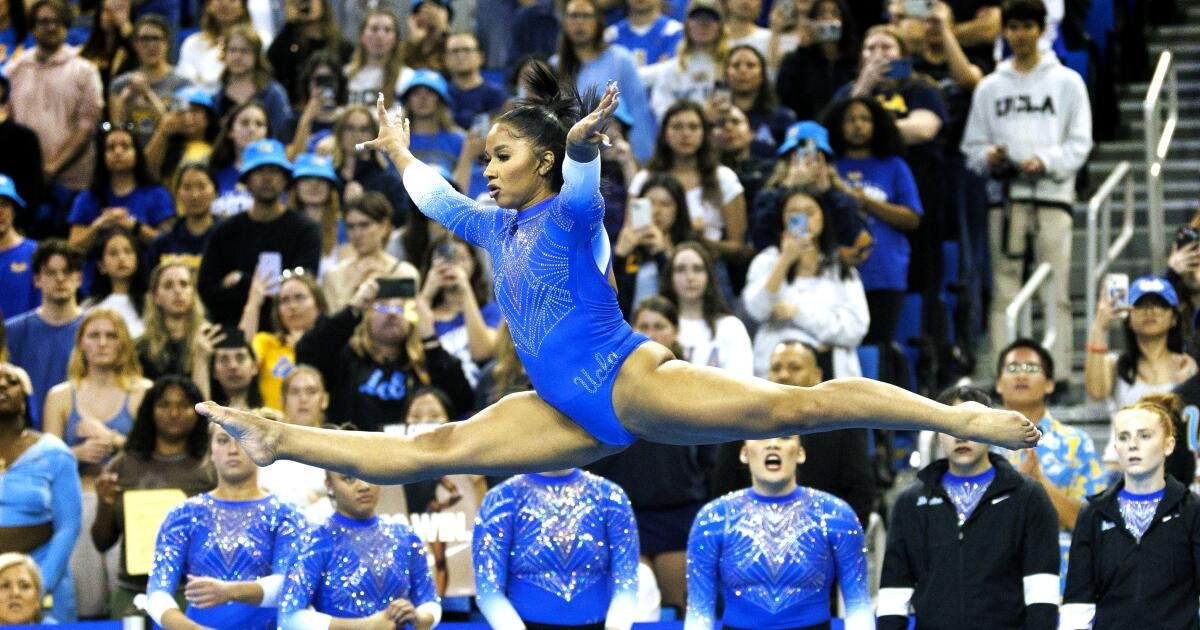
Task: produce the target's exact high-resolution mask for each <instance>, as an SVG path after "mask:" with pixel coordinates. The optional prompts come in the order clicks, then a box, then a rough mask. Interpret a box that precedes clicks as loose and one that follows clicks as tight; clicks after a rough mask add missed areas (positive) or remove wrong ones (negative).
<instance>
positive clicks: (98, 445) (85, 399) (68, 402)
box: [42, 308, 151, 617]
mask: <svg viewBox="0 0 1200 630" xmlns="http://www.w3.org/2000/svg"><path fill="white" fill-rule="evenodd" d="M150 386H151V382H150V381H148V380H147V379H145V378H142V369H141V366H139V365H138V360H137V351H136V349H135V348H134V343H133V339H132V338H131V337H130V336H129V329H128V328H126V327H125V320H124V318H122V317H121V315H120V314H119V313H117V312H116V311H114V310H112V309H108V308H96V309H92V310H90V311H88V312H87V313H86V314H84V316H83V319H82V320H81V321H80V322H79V329H78V331H77V332H76V333H75V347H74V349H72V350H71V358H70V360H69V361H68V363H67V380H66V381H64V382H62V383H59V384H58V385H55V386H54V387H53V388H51V390H50V392H49V393H48V394H47V395H46V411H45V413H44V414H43V415H42V428H43V430H44V431H45V432H46V433H48V434H51V435H54V436H56V437H58V438H60V439H62V440H63V441H64V442H66V444H67V446H68V447H70V449H71V452H72V453H73V454H74V455H75V459H76V461H78V462H79V481H80V484H81V486H82V489H83V495H82V496H83V512H82V520H81V521H80V523H81V525H83V526H85V527H90V526H91V524H92V522H93V521H94V520H95V519H96V511H97V506H98V499H97V496H96V478H97V477H98V476H99V474H100V467H101V465H102V464H104V463H105V462H107V461H108V460H109V459H111V458H112V456H113V455H114V454H115V453H116V451H118V450H120V449H121V448H123V447H124V446H125V440H126V436H127V435H129V432H130V431H131V430H132V429H133V419H134V416H135V415H136V414H137V409H138V407H139V406H140V405H141V404H142V397H143V396H144V395H145V393H146V390H148V389H150ZM105 564H106V560H105V558H104V557H103V556H102V554H101V553H100V552H99V551H98V550H97V549H96V546H95V544H93V543H92V540H91V538H90V537H88V536H80V537H79V538H78V540H77V541H76V543H75V548H74V551H73V552H72V553H71V573H72V574H73V575H74V576H75V579H76V584H77V585H78V587H79V588H78V589H77V592H76V597H77V602H76V605H77V607H78V612H79V614H80V615H82V616H85V617H86V616H90V615H94V614H97V613H99V612H100V611H103V610H104V608H105V606H106V604H107V599H108V575H109V572H108V571H107V569H106V568H105Z"/></svg>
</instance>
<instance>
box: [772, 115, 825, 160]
mask: <svg viewBox="0 0 1200 630" xmlns="http://www.w3.org/2000/svg"><path fill="white" fill-rule="evenodd" d="M805 140H814V141H816V144H817V148H818V149H820V150H821V151H823V152H824V153H826V154H828V155H833V147H830V146H829V131H828V130H827V129H825V128H824V127H822V126H821V125H820V123H818V122H816V121H813V120H801V121H800V122H798V123H792V126H791V127H788V130H787V135H786V136H784V137H783V144H781V145H779V151H778V154H779V155H785V154H787V153H789V152H791V151H792V150H793V149H795V148H796V147H798V146H800V143H802V142H804V141H805Z"/></svg>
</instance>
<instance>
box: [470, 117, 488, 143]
mask: <svg viewBox="0 0 1200 630" xmlns="http://www.w3.org/2000/svg"><path fill="white" fill-rule="evenodd" d="M491 128H492V117H491V116H490V115H488V114H487V113H486V112H485V113H482V114H475V115H474V116H473V117H471V135H473V136H478V137H480V138H486V137H487V134H488V131H489V130H491Z"/></svg>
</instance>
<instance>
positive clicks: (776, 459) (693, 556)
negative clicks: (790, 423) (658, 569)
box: [683, 435, 875, 630]
mask: <svg viewBox="0 0 1200 630" xmlns="http://www.w3.org/2000/svg"><path fill="white" fill-rule="evenodd" d="M741 460H742V463H743V464H747V465H748V466H750V479H751V482H752V485H751V487H749V488H746V489H745V490H739V491H737V492H731V493H729V494H727V495H725V496H723V497H721V498H719V499H717V500H715V501H712V502H711V503H709V504H708V505H706V506H704V509H702V510H700V513H699V514H697V515H696V521H695V522H694V523H692V532H691V534H690V535H689V536H688V554H687V563H688V605H687V620H686V622H685V623H684V626H683V627H684V630H712V629H713V628H714V627H715V622H716V621H718V620H720V621H721V624H722V627H724V628H725V629H726V630H738V629H742V628H745V629H749V628H755V629H757V630H788V629H794V630H821V629H825V630H828V628H829V619H830V612H829V595H830V592H831V590H832V588H833V584H834V580H835V579H836V581H837V583H838V585H839V586H841V589H842V599H843V600H844V601H845V602H846V628H847V630H874V628H875V615H874V613H873V612H872V610H871V595H870V593H869V592H868V591H869V588H868V584H867V553H866V550H865V549H866V542H865V540H864V539H863V528H862V526H861V525H859V523H858V517H857V516H855V515H854V510H852V509H850V505H849V504H847V503H846V502H845V501H843V500H841V499H839V498H837V497H835V496H833V495H832V494H828V493H825V492H821V491H820V490H813V489H812V488H805V487H803V486H799V485H796V467H797V466H799V465H800V464H802V463H803V462H804V447H803V446H801V445H800V438H799V437H797V436H794V435H793V436H791V437H782V438H773V439H770V440H747V441H746V444H745V445H744V446H743V447H742V452H741ZM721 595H723V596H724V600H725V612H724V614H723V615H720V616H718V615H717V600H718V598H719V596H721Z"/></svg>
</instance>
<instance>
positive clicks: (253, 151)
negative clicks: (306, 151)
mask: <svg viewBox="0 0 1200 630" xmlns="http://www.w3.org/2000/svg"><path fill="white" fill-rule="evenodd" d="M260 166H278V167H279V168H281V169H283V170H285V171H287V172H288V174H291V172H292V163H291V162H289V161H288V159H287V154H285V153H284V151H283V144H281V143H280V142H279V141H278V140H272V139H270V138H268V139H266V140H259V141H257V142H255V143H253V144H251V145H250V146H248V147H246V150H245V151H243V152H242V170H241V171H240V172H239V173H238V177H239V178H244V177H245V176H246V175H248V174H249V173H250V171H253V170H254V169H256V168H259V167H260Z"/></svg>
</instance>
